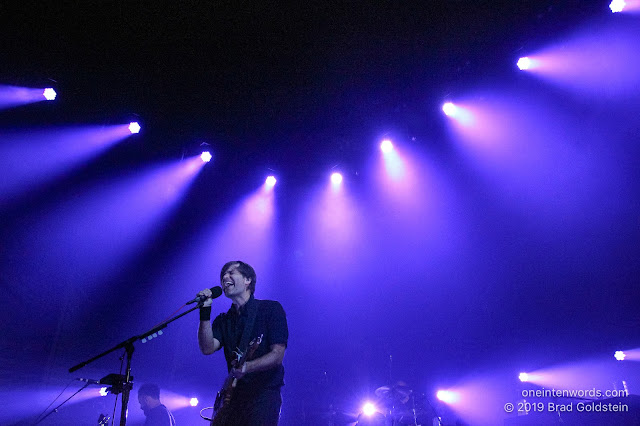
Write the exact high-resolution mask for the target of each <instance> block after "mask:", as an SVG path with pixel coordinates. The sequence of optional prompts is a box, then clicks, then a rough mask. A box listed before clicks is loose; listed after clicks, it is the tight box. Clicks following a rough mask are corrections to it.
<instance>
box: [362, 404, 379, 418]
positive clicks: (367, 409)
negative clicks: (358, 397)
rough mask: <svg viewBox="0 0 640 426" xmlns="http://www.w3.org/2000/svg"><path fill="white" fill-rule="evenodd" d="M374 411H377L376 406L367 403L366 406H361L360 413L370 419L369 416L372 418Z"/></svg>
mask: <svg viewBox="0 0 640 426" xmlns="http://www.w3.org/2000/svg"><path fill="white" fill-rule="evenodd" d="M376 411H377V410H376V406H375V405H373V404H372V403H371V402H367V403H366V404H364V405H363V406H362V413H363V414H364V415H365V416H369V417H371V416H373V415H374V414H375V413H376Z"/></svg>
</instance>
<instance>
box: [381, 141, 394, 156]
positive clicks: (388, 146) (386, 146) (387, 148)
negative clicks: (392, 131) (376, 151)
mask: <svg viewBox="0 0 640 426" xmlns="http://www.w3.org/2000/svg"><path fill="white" fill-rule="evenodd" d="M380 149H381V150H382V152H384V153H385V154H388V153H389V152H391V151H392V150H393V144H392V143H391V141H390V140H389V139H385V140H383V141H382V143H381V144H380Z"/></svg>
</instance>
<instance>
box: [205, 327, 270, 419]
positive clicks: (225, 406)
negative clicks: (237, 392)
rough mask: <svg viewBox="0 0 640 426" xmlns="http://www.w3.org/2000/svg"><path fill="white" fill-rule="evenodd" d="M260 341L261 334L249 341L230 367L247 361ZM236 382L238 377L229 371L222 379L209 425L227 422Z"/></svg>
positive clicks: (239, 365) (236, 366)
mask: <svg viewBox="0 0 640 426" xmlns="http://www.w3.org/2000/svg"><path fill="white" fill-rule="evenodd" d="M260 343H262V335H260V337H258V338H256V339H253V340H252V341H251V342H249V347H248V348H247V350H246V352H245V353H240V354H238V359H236V360H234V362H232V363H231V365H232V368H236V369H240V368H242V366H243V365H244V363H245V362H246V361H248V360H249V359H250V358H251V357H252V356H253V354H254V352H255V351H256V349H258V346H260ZM237 383H238V379H236V378H235V377H233V375H232V374H231V373H229V375H228V376H227V378H226V379H225V380H224V383H223V385H222V389H220V391H219V392H218V394H217V395H216V402H215V403H214V404H213V412H214V413H215V414H214V416H213V419H211V426H224V425H226V424H228V420H229V416H230V415H231V414H230V411H229V405H230V403H231V399H232V398H233V391H234V389H235V387H236V384H237Z"/></svg>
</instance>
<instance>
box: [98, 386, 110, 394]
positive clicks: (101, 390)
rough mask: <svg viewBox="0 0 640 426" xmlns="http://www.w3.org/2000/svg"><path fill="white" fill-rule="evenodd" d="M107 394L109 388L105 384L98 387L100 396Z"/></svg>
mask: <svg viewBox="0 0 640 426" xmlns="http://www.w3.org/2000/svg"><path fill="white" fill-rule="evenodd" d="M107 395H109V388H107V387H106V386H105V387H103V388H100V396H107Z"/></svg>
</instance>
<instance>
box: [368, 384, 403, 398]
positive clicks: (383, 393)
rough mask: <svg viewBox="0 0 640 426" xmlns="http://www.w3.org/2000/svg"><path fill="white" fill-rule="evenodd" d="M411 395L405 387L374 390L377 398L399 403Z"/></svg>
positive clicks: (398, 386) (397, 386)
mask: <svg viewBox="0 0 640 426" xmlns="http://www.w3.org/2000/svg"><path fill="white" fill-rule="evenodd" d="M409 395H411V389H410V388H409V386H405V385H395V386H380V387H379V388H378V389H376V396H377V397H378V398H383V399H389V400H394V401H401V400H403V399H406V398H407V397H408V396H409Z"/></svg>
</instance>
